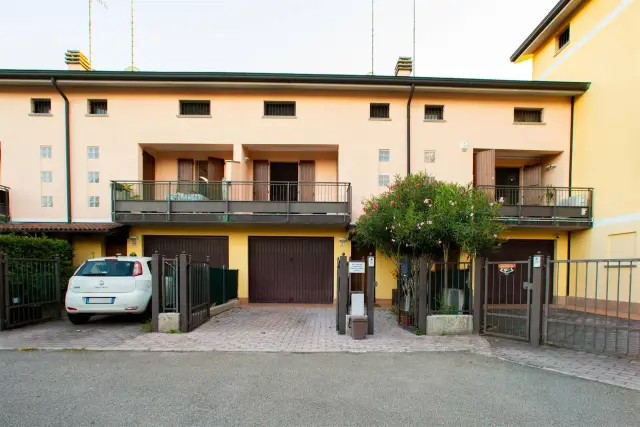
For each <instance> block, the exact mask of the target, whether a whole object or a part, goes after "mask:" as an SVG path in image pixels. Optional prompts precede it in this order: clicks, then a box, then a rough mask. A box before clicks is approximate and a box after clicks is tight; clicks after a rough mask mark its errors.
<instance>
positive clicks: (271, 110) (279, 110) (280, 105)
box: [264, 101, 296, 117]
mask: <svg viewBox="0 0 640 427" xmlns="http://www.w3.org/2000/svg"><path fill="white" fill-rule="evenodd" d="M264 115H265V117H295V116H296V103H295V102H294V101H286V102H274V101H265V102H264Z"/></svg>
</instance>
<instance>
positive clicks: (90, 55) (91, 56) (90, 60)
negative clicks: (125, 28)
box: [89, 0, 109, 69]
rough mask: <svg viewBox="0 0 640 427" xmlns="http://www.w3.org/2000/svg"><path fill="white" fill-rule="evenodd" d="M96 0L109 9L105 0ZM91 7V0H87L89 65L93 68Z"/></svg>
mask: <svg viewBox="0 0 640 427" xmlns="http://www.w3.org/2000/svg"><path fill="white" fill-rule="evenodd" d="M96 1H97V2H98V3H100V4H101V5H102V6H104V8H105V9H107V10H109V7H108V6H107V0H96ZM92 9H93V0H89V65H90V66H91V69H93V33H92V30H91V21H92V18H91V15H92V13H91V12H92Z"/></svg>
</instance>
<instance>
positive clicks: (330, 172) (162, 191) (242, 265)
mask: <svg viewBox="0 0 640 427" xmlns="http://www.w3.org/2000/svg"><path fill="white" fill-rule="evenodd" d="M77 56H79V54H77V53H76V54H74V55H68V59H67V61H68V63H69V65H70V66H71V67H73V68H78V66H81V65H82V64H78V60H77ZM74 58H75V59H74ZM80 62H81V61H80ZM588 87H589V84H588V83H582V82H566V81H534V82H532V81H505V80H481V79H448V78H426V77H411V61H410V60H407V59H406V58H403V59H401V60H400V61H399V62H398V66H397V68H396V75H390V76H351V75H348V76H344V75H294V74H246V73H196V72H144V71H143V72H136V73H131V72H112V71H87V70H83V69H79V70H78V69H74V70H58V71H51V70H0V141H1V146H0V150H1V159H2V160H1V164H0V177H1V179H0V184H2V185H4V186H6V187H8V188H0V194H1V193H2V192H4V193H6V194H9V193H10V196H11V197H10V204H9V203H7V206H6V207H7V212H6V213H7V214H9V216H10V217H11V222H10V223H8V224H4V225H0V232H12V231H25V230H27V231H28V232H38V231H39V232H45V233H48V234H53V233H56V232H57V233H58V234H59V235H63V234H61V233H66V234H64V235H65V236H68V237H69V238H70V239H71V240H72V243H73V246H74V250H75V255H76V260H75V262H76V264H79V263H81V262H83V261H84V260H86V259H87V258H91V257H98V256H113V255H117V254H118V253H120V254H130V253H132V252H134V253H136V254H137V255H145V256H150V255H151V254H153V253H154V252H155V251H158V252H159V253H162V254H164V255H167V256H174V255H176V254H177V253H180V252H182V251H186V252H187V253H190V254H192V255H193V257H194V259H195V260H199V261H201V260H204V258H205V257H206V256H209V257H210V259H211V263H212V265H214V266H216V267H220V266H228V267H229V268H232V269H238V271H239V289H238V294H239V297H240V298H241V299H245V300H246V299H248V300H249V301H252V302H297V303H331V302H332V301H333V299H334V297H335V295H336V292H335V277H336V271H335V267H336V263H335V261H336V258H337V257H338V256H339V255H340V254H342V253H345V254H346V255H347V256H349V255H351V256H354V257H362V256H364V255H367V254H368V253H369V252H370V251H371V249H369V248H354V250H353V251H352V248H351V242H350V241H349V240H348V234H347V229H348V227H349V226H350V225H351V224H352V223H354V222H355V221H356V220H357V218H358V216H359V215H360V212H361V211H362V207H361V201H362V199H363V198H365V197H367V196H369V195H371V194H375V193H378V192H380V191H384V190H385V189H386V187H387V185H388V184H389V182H391V181H392V180H393V177H394V176H395V175H403V174H406V173H407V172H417V171H422V170H426V171H427V172H428V173H430V174H432V175H434V176H435V177H437V178H438V179H442V180H447V181H455V182H459V183H464V184H467V183H470V182H474V184H475V185H477V186H482V187H483V188H487V191H488V192H489V194H496V196H499V197H503V198H504V199H505V204H504V206H503V211H502V216H503V218H502V219H503V220H504V221H505V222H507V223H508V225H509V226H510V231H509V233H508V235H507V236H506V237H509V238H510V240H509V242H508V244H506V245H505V247H504V248H503V251H502V253H501V254H497V255H496V257H503V258H504V257H506V259H507V260H512V259H513V258H516V257H517V259H520V260H523V259H526V258H527V257H528V256H530V255H531V254H533V253H535V252H536V251H541V252H542V253H543V254H545V255H549V256H551V257H554V258H557V259H558V258H559V259H565V258H566V257H567V255H568V254H567V242H568V234H567V233H568V232H569V231H571V230H580V229H585V228H589V227H591V225H592V220H591V209H590V207H591V200H592V190H591V189H590V188H583V187H574V186H573V184H572V183H571V181H570V180H569V170H570V168H571V138H570V134H571V123H572V108H571V105H572V102H571V100H572V99H573V98H574V97H579V96H583V94H584V93H585V92H587V90H588ZM574 181H575V185H582V184H583V183H582V182H581V181H580V180H579V179H575V180H574ZM569 187H572V188H569ZM8 200H9V198H7V201H8ZM0 207H1V204H0ZM497 260H499V259H497ZM376 269H377V270H376V280H377V281H378V283H379V285H378V287H377V288H376V299H377V300H378V302H380V303H385V302H389V301H390V300H391V298H392V291H393V289H394V288H395V287H396V282H395V280H394V278H393V276H392V271H393V270H394V266H393V264H392V263H391V262H390V260H386V259H379V260H378V262H376Z"/></svg>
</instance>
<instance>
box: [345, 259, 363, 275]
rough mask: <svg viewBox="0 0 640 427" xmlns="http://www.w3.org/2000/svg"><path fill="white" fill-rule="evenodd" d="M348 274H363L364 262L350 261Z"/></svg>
mask: <svg viewBox="0 0 640 427" xmlns="http://www.w3.org/2000/svg"><path fill="white" fill-rule="evenodd" d="M349 273H359V274H362V273H364V261H351V262H350V263H349Z"/></svg>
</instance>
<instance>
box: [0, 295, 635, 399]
mask: <svg viewBox="0 0 640 427" xmlns="http://www.w3.org/2000/svg"><path fill="white" fill-rule="evenodd" d="M375 326H376V331H375V332H376V333H375V335H373V336H368V337H367V339H365V340H360V341H356V340H353V339H351V337H349V336H348V335H338V334H337V332H336V329H335V311H334V310H332V309H320V308H287V307H280V308H255V307H254V308H244V307H241V308H235V309H233V310H230V311H227V312H225V313H222V314H220V315H218V316H216V317H214V318H213V319H211V321H210V322H208V323H206V324H204V325H202V326H201V327H200V328H198V329H196V330H195V331H193V332H191V333H188V334H156V333H147V332H144V331H143V330H142V328H141V325H140V324H139V323H136V322H131V321H127V319H126V318H125V319H123V318H117V317H116V318H101V319H100V318H98V319H96V320H95V321H92V322H90V323H89V324H87V325H83V326H74V325H72V324H71V323H69V322H68V321H66V320H60V321H54V322H48V323H43V324H40V325H32V326H27V327H24V328H20V329H15V330H11V331H4V332H1V333H0V350H13V349H41V350H62V349H86V350H124V351H126V350H129V351H231V352H290V353H321V352H353V353H361V352H394V353H395V352H443V351H468V352H472V353H475V354H480V355H484V356H489V357H498V358H500V359H502V360H505V361H509V362H514V363H519V364H523V365H527V366H531V367H536V368H541V369H545V370H549V371H554V372H558V373H562V374H566V375H572V376H575V377H580V378H584V379H588V380H595V381H599V382H602V383H606V384H613V385H616V386H621V387H626V388H631V389H634V390H640V361H638V360H631V359H624V358H618V357H615V356H609V355H605V354H593V353H585V352H580V351H574V350H568V349H560V348H554V347H545V346H543V347H538V348H536V347H531V346H529V345H528V344H526V343H520V342H516V341H511V340H504V339H496V338H488V339H485V338H483V337H479V336H436V337H425V336H416V335H415V334H412V333H410V332H408V331H406V330H404V329H401V328H399V327H398V326H397V323H396V320H395V318H394V316H393V315H392V314H391V313H390V312H389V311H387V310H376V320H375Z"/></svg>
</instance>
